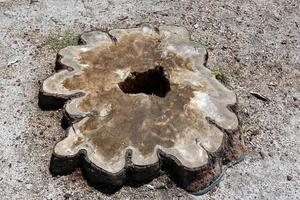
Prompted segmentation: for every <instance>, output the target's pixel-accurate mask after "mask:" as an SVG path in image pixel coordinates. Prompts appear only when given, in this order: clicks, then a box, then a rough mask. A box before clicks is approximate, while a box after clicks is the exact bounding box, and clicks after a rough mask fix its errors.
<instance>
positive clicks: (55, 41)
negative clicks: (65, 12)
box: [45, 33, 80, 50]
mask: <svg viewBox="0 0 300 200" xmlns="http://www.w3.org/2000/svg"><path fill="white" fill-rule="evenodd" d="M79 43H80V36H74V35H72V34H69V33H67V34H65V35H54V36H49V37H47V38H46V39H45V44H46V45H49V46H50V47H51V48H52V49H58V50H59V49H63V48H65V47H67V46H74V45H78V44H79Z"/></svg>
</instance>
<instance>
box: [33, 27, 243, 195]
mask: <svg viewBox="0 0 300 200" xmlns="http://www.w3.org/2000/svg"><path fill="white" fill-rule="evenodd" d="M81 39H82V40H83V42H84V43H85V44H84V45H80V46H70V47H67V48H64V49H62V50H61V51H60V52H59V55H58V57H57V59H58V60H57V66H56V69H58V70H57V72H56V73H55V74H53V75H52V76H50V77H49V78H47V79H46V80H45V81H44V82H43V85H42V89H41V91H40V95H39V105H40V107H41V108H43V109H46V110H47V109H48V110H49V109H57V108H60V107H62V106H64V113H65V115H66V117H65V118H66V119H67V120H66V121H67V124H68V125H69V127H68V129H67V137H66V138H65V139H63V140H62V141H60V142H59V143H57V144H56V145H55V148H54V152H53V156H52V159H51V163H50V170H51V172H52V173H53V174H67V173H70V172H72V171H73V170H74V169H75V168H77V167H81V169H82V171H83V174H84V176H85V177H86V179H87V180H88V181H89V182H91V183H93V184H95V185H97V184H112V185H116V186H120V185H122V184H124V183H126V182H144V181H148V180H151V179H152V178H153V177H155V176H156V175H157V173H158V172H159V170H160V169H161V168H163V169H165V170H167V171H168V172H169V174H170V175H171V177H172V178H174V180H175V181H176V182H178V184H179V185H181V186H182V187H183V188H185V189H186V190H188V191H197V190H200V189H202V188H204V187H206V186H207V185H208V184H209V183H210V182H211V181H212V180H214V179H215V178H216V177H217V176H218V175H219V174H220V172H221V167H222V164H224V163H226V162H229V161H231V160H233V159H236V158H238V157H240V156H241V155H242V153H243V151H244V148H243V144H242V139H241V135H240V132H239V123H238V118H237V116H236V114H235V105H236V101H237V100H236V95H235V94H234V92H233V91H230V90H228V89H227V88H226V87H224V86H223V85H222V84H221V83H219V82H218V81H217V80H216V79H215V78H214V77H213V75H212V74H211V72H210V70H208V69H207V68H205V67H204V66H203V64H204V62H205V56H206V51H205V49H204V48H202V47H201V46H200V45H199V44H197V43H195V42H193V41H191V40H190V37H189V34H188V32H187V30H186V29H184V28H181V27H175V26H162V27H159V28H152V27H150V26H143V27H140V28H134V29H115V30H112V31H110V32H109V33H104V32H99V31H95V32H89V33H86V34H83V35H82V37H81Z"/></svg>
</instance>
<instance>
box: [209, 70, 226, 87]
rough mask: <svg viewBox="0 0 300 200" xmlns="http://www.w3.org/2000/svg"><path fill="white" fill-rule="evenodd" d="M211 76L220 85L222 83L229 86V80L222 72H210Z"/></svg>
mask: <svg viewBox="0 0 300 200" xmlns="http://www.w3.org/2000/svg"><path fill="white" fill-rule="evenodd" d="M212 75H214V76H215V78H216V79H217V80H219V81H220V82H221V83H223V84H224V85H228V84H229V78H228V76H227V75H226V74H224V73H223V72H221V71H219V70H215V71H213V72H212Z"/></svg>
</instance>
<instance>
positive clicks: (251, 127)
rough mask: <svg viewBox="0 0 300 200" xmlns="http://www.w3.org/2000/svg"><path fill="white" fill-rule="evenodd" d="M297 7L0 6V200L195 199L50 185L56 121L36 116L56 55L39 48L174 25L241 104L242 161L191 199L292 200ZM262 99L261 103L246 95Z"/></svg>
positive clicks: (68, 181)
mask: <svg viewBox="0 0 300 200" xmlns="http://www.w3.org/2000/svg"><path fill="white" fill-rule="evenodd" d="M299 6H300V2H299V1H293V0H290V1H287V0H268V1H267V0H265V1H264V0H254V1H253V0H248V1H242V0H236V1H233V0H229V1H228V0H221V1H218V2H216V1H209V0H206V1H197V0H161V1H159V0H153V1H151V0H145V1H142V0H102V1H96V0H66V1H60V0H47V1H46V0H44V1H43V0H32V1H29V0H26V1H25V0H20V1H9V0H1V1H0V130H1V131H0V142H1V145H0V169H1V170H0V188H1V189H0V196H1V197H0V199H3V200H6V199H10V200H11V199H28V200H29V199H55V200H56V199H194V198H196V197H194V196H192V195H190V194H188V193H186V192H185V191H183V190H182V189H180V188H177V187H176V186H175V185H174V184H173V183H172V182H171V181H170V180H169V179H168V178H167V177H166V176H165V175H164V176H161V177H159V178H158V179H155V180H153V181H152V182H151V183H149V184H150V185H151V186H154V187H156V189H154V190H153V189H151V188H152V187H151V186H149V185H144V186H141V187H138V188H132V187H127V186H125V187H123V188H122V189H121V190H120V191H118V192H116V193H115V194H112V195H106V194H103V193H101V192H99V191H96V190H95V189H93V188H91V187H89V186H88V185H87V184H86V182H85V180H84V179H83V178H82V177H81V174H80V171H76V172H74V173H73V174H72V175H69V176H63V177H52V176H51V175H50V173H49V171H48V166H49V161H50V157H51V152H52V148H53V146H54V144H55V143H56V142H58V141H59V140H60V139H62V138H63V137H64V132H63V130H62V129H61V127H60V119H61V117H62V113H61V111H53V112H43V111H41V110H40V109H39V108H38V106H37V100H38V99H37V94H38V90H39V84H40V81H41V80H43V79H45V78H46V77H48V76H49V75H50V74H51V73H52V72H53V67H54V61H55V56H56V52H57V51H56V50H53V49H51V48H50V47H49V46H48V45H46V44H45V42H44V41H45V38H47V37H49V36H52V35H55V34H64V33H66V32H69V33H72V34H80V33H83V32H86V31H90V30H94V29H98V28H108V29H113V28H129V27H135V26H138V25H139V24H141V23H151V24H169V25H174V24H175V25H181V26H185V27H186V28H188V29H189V30H190V32H191V34H192V39H193V40H195V41H198V42H199V43H202V44H203V45H207V49H208V52H209V58H208V63H207V67H208V68H210V69H212V70H216V69H218V70H221V71H223V72H224V73H225V74H226V75H227V76H228V77H229V79H230V86H229V87H231V88H232V89H233V90H234V91H236V93H237V94H238V98H239V106H240V107H239V114H240V117H241V122H242V124H243V129H244V132H245V135H246V136H247V138H248V139H247V140H246V143H247V147H248V154H247V158H246V160H245V161H244V162H243V163H241V164H239V165H237V166H235V167H234V168H231V169H230V170H228V171H227V173H226V177H225V180H224V181H223V182H221V184H220V185H219V187H218V188H217V189H215V190H214V191H212V192H210V193H208V194H206V195H204V196H201V197H198V199H201V200H202V199H300V146H299V145H300V144H299V143H300V130H299V126H300V111H299V107H300V28H299V26H300V7H299ZM252 91H253V92H258V93H260V94H263V95H265V96H267V97H268V98H269V99H270V101H269V102H264V101H261V100H259V99H257V98H255V97H254V96H253V95H251V94H250V92H252Z"/></svg>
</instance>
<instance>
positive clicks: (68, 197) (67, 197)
mask: <svg viewBox="0 0 300 200" xmlns="http://www.w3.org/2000/svg"><path fill="white" fill-rule="evenodd" d="M71 197H72V195H71V194H69V193H66V194H64V198H65V199H70V198H71Z"/></svg>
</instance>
